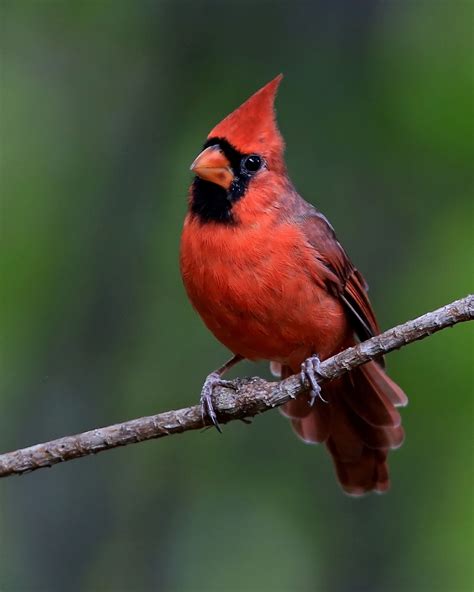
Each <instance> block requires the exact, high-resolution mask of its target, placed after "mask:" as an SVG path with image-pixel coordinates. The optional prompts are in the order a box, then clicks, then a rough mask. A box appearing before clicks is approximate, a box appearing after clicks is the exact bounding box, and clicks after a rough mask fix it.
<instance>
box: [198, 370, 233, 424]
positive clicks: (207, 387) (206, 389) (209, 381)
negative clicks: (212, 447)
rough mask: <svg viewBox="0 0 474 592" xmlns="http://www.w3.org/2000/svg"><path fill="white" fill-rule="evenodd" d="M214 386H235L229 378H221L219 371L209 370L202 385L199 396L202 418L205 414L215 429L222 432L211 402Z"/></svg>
mask: <svg viewBox="0 0 474 592" xmlns="http://www.w3.org/2000/svg"><path fill="white" fill-rule="evenodd" d="M216 386H226V387H228V388H235V387H234V385H233V383H232V382H231V381H230V380H223V379H222V378H221V375H220V374H219V372H211V373H210V374H209V376H208V377H207V378H206V380H205V381H204V384H203V386H202V390H201V398H200V403H201V416H202V419H203V421H204V420H205V419H206V416H207V417H209V419H210V420H211V422H212V424H213V425H214V426H215V428H216V429H217V431H218V432H220V433H221V434H222V430H221V426H220V425H219V422H218V421H217V415H216V412H215V410H214V405H213V403H212V392H213V390H214V388H215V387H216Z"/></svg>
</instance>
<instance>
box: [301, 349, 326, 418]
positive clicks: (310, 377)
mask: <svg viewBox="0 0 474 592" xmlns="http://www.w3.org/2000/svg"><path fill="white" fill-rule="evenodd" d="M320 368H321V360H320V359H319V358H318V356H311V357H310V358H308V359H307V360H305V361H304V362H303V363H302V364H301V373H300V376H301V382H302V383H303V384H304V383H305V382H309V384H310V386H311V390H310V392H309V396H310V398H309V404H310V406H311V407H312V406H313V405H314V402H315V401H316V399H318V398H319V399H321V401H323V402H324V403H327V401H326V399H323V397H322V395H321V387H320V386H319V382H318V377H320V376H321V374H320Z"/></svg>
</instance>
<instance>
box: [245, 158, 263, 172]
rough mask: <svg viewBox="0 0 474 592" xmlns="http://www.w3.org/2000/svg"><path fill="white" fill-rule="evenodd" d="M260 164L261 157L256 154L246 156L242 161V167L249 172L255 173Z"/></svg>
mask: <svg viewBox="0 0 474 592" xmlns="http://www.w3.org/2000/svg"><path fill="white" fill-rule="evenodd" d="M261 166H262V159H261V158H260V156H258V155H257V154H251V155H250V156H246V157H245V158H244V159H243V161H242V167H243V168H244V170H246V171H247V172H249V173H256V172H257V171H258V170H259V169H260V168H261Z"/></svg>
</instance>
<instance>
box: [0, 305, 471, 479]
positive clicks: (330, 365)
mask: <svg viewBox="0 0 474 592" xmlns="http://www.w3.org/2000/svg"><path fill="white" fill-rule="evenodd" d="M473 319H474V295H472V294H471V295H469V296H466V297H465V298H462V299H461V300H457V301H455V302H452V303H451V304H448V305H446V306H443V307H442V308H439V309H437V310H435V311H433V312H429V313H427V314H424V315H423V316H421V317H418V318H417V319H414V320H413V321H408V322H407V323H404V324H403V325H398V326H397V327H394V328H393V329H389V330H388V331H385V333H382V334H380V335H377V336H376V337H373V338H372V339H369V340H368V341H364V342H363V343H359V344H358V345H356V346H354V347H351V348H349V349H346V350H345V351H343V352H341V353H339V354H337V355H335V356H333V357H332V358H329V359H327V360H326V361H324V362H323V363H322V364H321V384H322V383H324V382H327V381H329V380H333V379H334V378H337V377H338V376H340V375H341V374H344V373H345V372H348V371H349V370H351V369H352V368H355V367H356V366H360V365H361V364H365V363H366V362H368V361H370V360H373V359H375V358H377V357H379V356H381V355H383V354H387V353H389V352H391V351H393V350H395V349H399V348H401V347H403V346H404V345H407V344H409V343H412V342H413V341H417V340H419V339H423V338H425V337H428V335H431V334H432V333H435V332H436V331H440V330H441V329H444V328H446V327H451V326H453V325H455V324H456V323H461V322H464V321H469V320H473ZM233 386H234V388H227V387H226V388H222V387H219V388H217V389H216V390H215V393H214V402H215V408H216V411H217V415H218V418H219V422H220V423H227V422H229V421H233V420H236V419H245V418H247V417H252V416H254V415H257V414H259V413H263V412H264V411H268V410H270V409H273V408H274V407H277V406H279V405H283V403H286V402H287V401H289V400H290V399H292V398H294V397H296V396H297V395H299V394H300V393H301V392H303V391H304V390H305V385H302V384H301V382H300V379H299V377H298V376H292V377H290V378H287V379H286V380H283V381H281V382H267V381H265V380H263V379H261V378H239V379H237V380H234V381H233ZM206 425H209V422H207V421H203V420H202V418H201V409H200V407H199V405H195V406H193V407H187V408H185V409H179V410H177V411H166V412H164V413H159V414H158V415H151V416H149V417H141V418H139V419H133V420H131V421H126V422H124V423H119V424H115V425H112V426H108V427H104V428H98V429H95V430H91V431H89V432H84V433H82V434H76V435H74V436H66V437H64V438H58V439H57V440H52V441H51V442H46V443H43V444H36V445H35V446H30V447H28V448H23V449H21V450H15V451H13V452H7V453H6V454H2V455H0V477H8V476H9V475H20V474H22V473H26V472H29V471H35V470H36V469H41V468H43V467H51V466H52V465H54V464H57V463H60V462H64V461H68V460H73V459H75V458H80V457H81V456H87V455H89V454H96V453H97V452H102V451H103V450H109V449H111V448H117V447H118V446H126V445H127V444H133V443H135V442H142V441H144V440H151V439H152V438H163V437H164V436H170V435H172V434H177V433H181V432H186V431H188V430H199V429H201V428H203V427H204V426H206Z"/></svg>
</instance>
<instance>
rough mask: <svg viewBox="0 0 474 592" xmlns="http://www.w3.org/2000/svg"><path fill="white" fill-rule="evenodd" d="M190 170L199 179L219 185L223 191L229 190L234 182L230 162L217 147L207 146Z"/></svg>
mask: <svg viewBox="0 0 474 592" xmlns="http://www.w3.org/2000/svg"><path fill="white" fill-rule="evenodd" d="M191 170H192V171H193V173H194V174H196V175H197V176H198V177H200V178H201V179H204V180H205V181H210V182H211V183H215V184H216V185H220V186H221V187H223V188H224V189H225V190H228V189H229V188H230V185H231V183H232V181H233V180H234V173H233V172H232V169H231V167H230V162H229V161H228V160H227V158H226V156H225V154H224V153H223V152H222V150H221V149H220V148H219V146H209V147H208V148H206V149H205V150H203V151H202V152H201V154H200V155H199V156H198V157H197V158H196V160H195V161H194V162H193V164H192V165H191Z"/></svg>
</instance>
